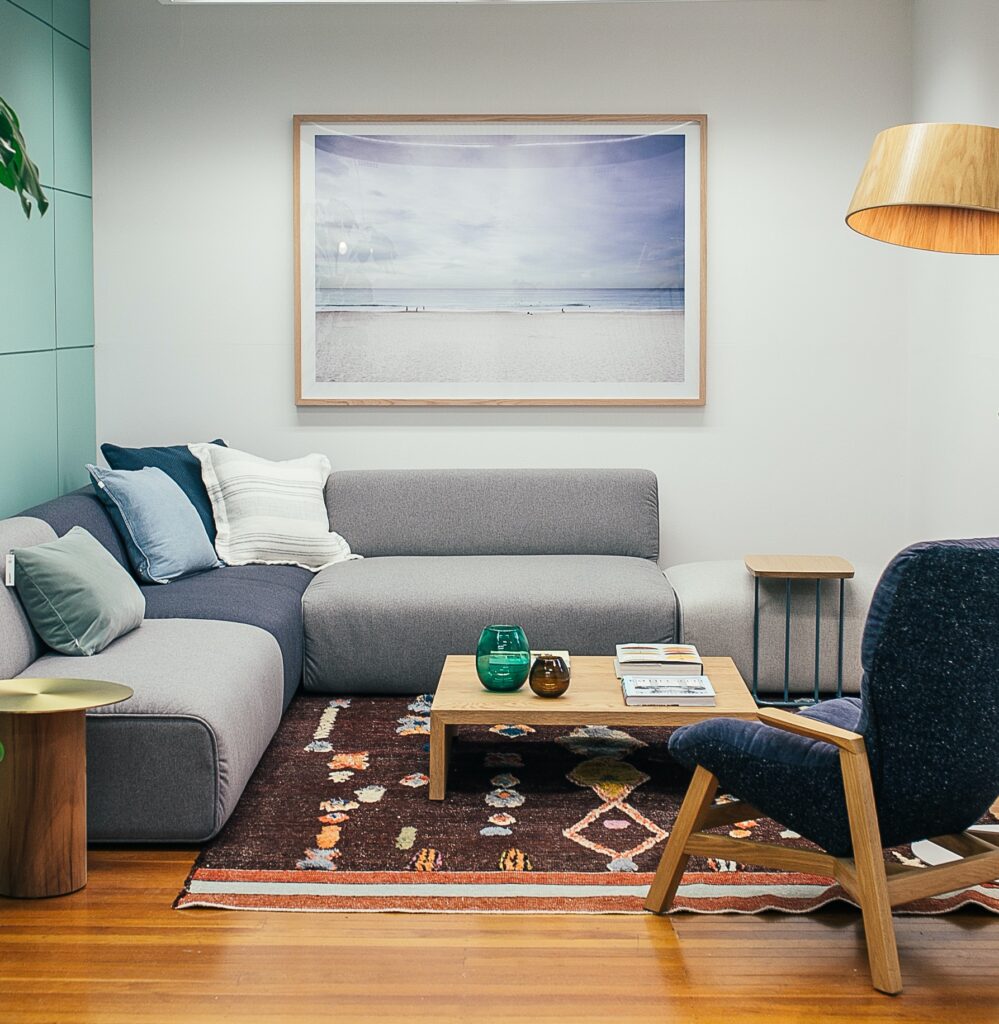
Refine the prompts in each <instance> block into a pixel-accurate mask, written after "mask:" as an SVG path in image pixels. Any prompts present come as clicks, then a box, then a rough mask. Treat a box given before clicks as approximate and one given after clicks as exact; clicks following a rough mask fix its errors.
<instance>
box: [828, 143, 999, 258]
mask: <svg viewBox="0 0 999 1024" xmlns="http://www.w3.org/2000/svg"><path fill="white" fill-rule="evenodd" d="M846 222H847V224H849V226H850V227H851V228H853V230H854V231H858V232H860V234H862V235H868V236H869V237H871V238H876V239H878V240H880V241H882V242H891V243H893V244H894V245H905V246H909V247H910V248H913V249H931V250H933V251H935V252H961V253H976V254H982V255H997V254H999V128H990V127H988V126H986V125H978V124H904V125H900V126H898V127H897V128H888V129H886V130H885V131H883V132H880V133H879V134H878V135H877V137H876V138H875V140H874V146H873V147H872V149H871V155H870V156H869V157H868V159H867V166H866V167H865V168H864V173H863V174H862V175H861V176H860V182H859V184H858V185H857V190H856V192H854V194H853V201H852V202H851V203H850V209H849V211H848V212H847V215H846Z"/></svg>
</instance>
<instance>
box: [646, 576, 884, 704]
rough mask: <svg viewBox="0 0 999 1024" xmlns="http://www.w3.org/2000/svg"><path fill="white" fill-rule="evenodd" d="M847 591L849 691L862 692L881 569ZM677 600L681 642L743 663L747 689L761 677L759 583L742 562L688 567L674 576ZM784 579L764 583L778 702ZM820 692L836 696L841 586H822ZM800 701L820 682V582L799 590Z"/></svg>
mask: <svg viewBox="0 0 999 1024" xmlns="http://www.w3.org/2000/svg"><path fill="white" fill-rule="evenodd" d="M856 569H857V572H856V576H855V577H854V578H853V579H850V580H847V581H846V587H845V592H844V598H845V600H844V611H845V614H844V630H843V692H844V693H847V694H856V693H859V692H860V679H861V675H862V672H861V668H860V641H861V637H862V635H863V629H864V622H865V620H866V618H867V609H868V607H869V606H870V603H871V596H872V594H873V592H874V587H875V586H876V585H877V581H878V578H879V576H880V569H879V568H876V567H873V566H857V567H856ZM666 577H667V579H668V580H669V581H670V583H671V585H672V587H673V590H674V592H675V594H676V607H677V636H678V637H679V638H680V639H682V640H683V641H684V642H686V643H691V644H695V645H696V646H697V649H698V650H699V651H700V652H701V654H703V655H708V656H725V655H727V656H728V657H731V658H733V659H734V660H735V663H736V665H737V666H738V667H739V671H740V672H741V673H742V676H743V678H744V679H745V680H746V683H747V684H750V683H751V681H752V677H753V576H752V575H750V573H749V571H748V570H747V569H746V566H745V564H744V563H743V562H742V561H741V560H731V561H720V562H688V563H685V564H683V565H674V566H672V567H670V568H668V569H666ZM784 609H785V589H784V581H783V580H766V579H764V580H760V650H759V667H760V672H759V679H760V694H761V695H762V696H765V697H769V698H772V697H774V696H776V695H778V694H779V693H782V692H783V688H784ZM820 638H821V642H820V648H819V664H820V687H819V689H820V691H821V693H823V694H824V695H829V694H833V693H835V690H836V665H837V649H838V642H839V583H838V581H835V580H834V581H825V582H823V583H822V586H821V615H820ZM789 681H790V691H791V693H792V695H798V696H805V695H807V694H808V693H809V692H810V691H812V689H813V687H814V682H815V583H814V582H813V581H811V580H798V581H795V582H793V583H792V599H791V659H790V671H789Z"/></svg>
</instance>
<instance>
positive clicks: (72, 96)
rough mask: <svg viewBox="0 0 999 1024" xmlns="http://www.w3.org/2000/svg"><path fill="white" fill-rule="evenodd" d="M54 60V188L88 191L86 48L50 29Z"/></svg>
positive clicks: (89, 192) (69, 190)
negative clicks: (51, 31)
mask: <svg viewBox="0 0 999 1024" xmlns="http://www.w3.org/2000/svg"><path fill="white" fill-rule="evenodd" d="M50 35H51V36H52V55H53V61H54V78H53V88H54V98H55V180H54V181H53V182H52V184H53V185H55V187H56V188H61V189H65V190H66V191H68V192H81V193H82V194H83V195H85V196H89V195H91V194H92V193H91V178H90V51H89V50H88V49H87V48H86V47H85V46H81V45H80V44H79V43H74V42H73V40H72V39H67V38H66V37H65V36H61V35H59V33H58V32H54V33H50Z"/></svg>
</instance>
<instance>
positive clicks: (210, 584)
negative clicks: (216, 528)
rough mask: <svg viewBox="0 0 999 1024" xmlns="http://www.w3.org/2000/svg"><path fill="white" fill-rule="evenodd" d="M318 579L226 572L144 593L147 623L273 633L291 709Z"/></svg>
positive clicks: (236, 569) (268, 569) (300, 573)
mask: <svg viewBox="0 0 999 1024" xmlns="http://www.w3.org/2000/svg"><path fill="white" fill-rule="evenodd" d="M312 578H313V577H312V573H310V572H309V571H308V570H307V569H297V568H295V567H293V566H290V565H228V566H223V567H222V568H221V569H213V570H211V571H210V572H205V573H201V574H200V575H198V576H188V577H186V578H185V579H182V580H174V582H173V583H171V584H170V585H169V586H168V587H162V586H158V585H156V584H150V585H148V586H144V587H142V592H143V594H145V595H146V618H147V620H148V619H176V618H185V619H220V620H224V621H226V622H245V623H248V624H249V625H253V626H259V627H260V628H261V629H265V630H267V632H268V633H270V634H271V635H272V636H273V637H274V638H275V640H277V642H278V645H279V646H280V648H281V656H282V658H283V661H284V706H286V707H287V705H288V702H289V701H290V700H291V698H292V695H293V694H294V692H295V691H296V690H297V689H298V684H299V683H300V682H301V679H302V593H303V592H304V590H305V588H306V587H307V586H308V585H309V583H310V581H311V580H312Z"/></svg>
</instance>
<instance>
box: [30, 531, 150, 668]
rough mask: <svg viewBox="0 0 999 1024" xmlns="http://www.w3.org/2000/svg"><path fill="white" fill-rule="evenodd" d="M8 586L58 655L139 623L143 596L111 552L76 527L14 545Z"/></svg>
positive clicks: (88, 647) (93, 650)
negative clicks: (23, 545) (11, 582)
mask: <svg viewBox="0 0 999 1024" xmlns="http://www.w3.org/2000/svg"><path fill="white" fill-rule="evenodd" d="M12 554H13V555H14V588H15V589H16V590H17V596H18V597H19V598H20V599H21V604H22V605H24V611H25V613H26V614H27V616H28V618H29V619H30V620H31V624H32V626H34V627H35V632H37V633H38V635H39V636H40V637H41V638H42V640H43V641H44V642H45V643H46V644H48V646H49V647H51V648H52V649H53V650H56V651H59V652H60V653H61V654H80V655H90V654H97V653H98V652H100V651H103V650H104V648H105V647H107V645H108V644H109V643H111V641H112V640H116V639H117V638H118V637H120V636H122V635H123V634H125V633H129V632H131V631H132V630H133V629H135V627H136V626H138V625H140V624H141V623H142V619H143V616H144V615H145V614H146V599H145V597H143V595H142V591H141V590H140V589H139V587H138V585H137V584H136V582H135V580H134V579H132V577H131V576H130V575H129V574H128V573H127V572H126V571H125V570H124V569H123V568H122V567H121V566H120V565H119V564H118V562H117V561H116V560H115V558H114V556H113V555H112V554H111V553H110V552H109V551H108V550H107V548H105V547H104V545H103V544H101V542H100V541H98V540H97V539H96V538H95V537H94V536H93V535H92V534H89V533H88V532H87V531H86V530H84V529H83V528H82V527H81V526H74V527H73V528H72V529H71V530H70V531H69V533H67V534H66V536H65V537H60V538H59V539H58V540H51V541H48V542H47V543H45V544H35V545H33V546H32V547H29V548H14V549H13V551H12Z"/></svg>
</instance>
